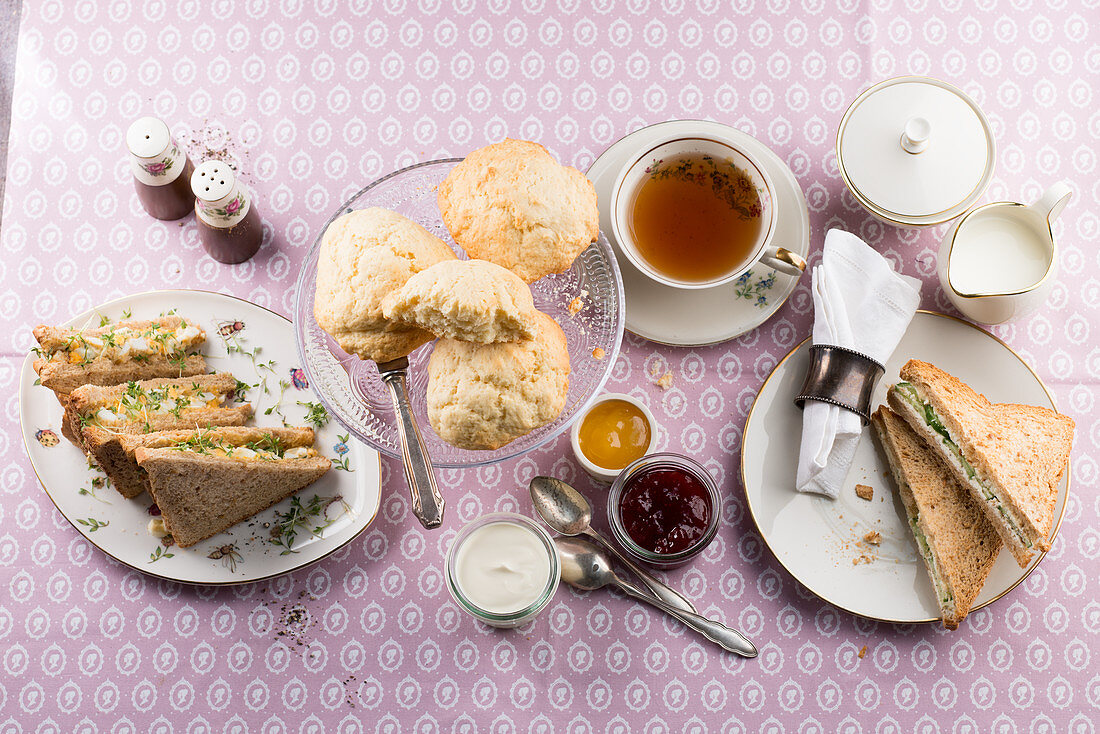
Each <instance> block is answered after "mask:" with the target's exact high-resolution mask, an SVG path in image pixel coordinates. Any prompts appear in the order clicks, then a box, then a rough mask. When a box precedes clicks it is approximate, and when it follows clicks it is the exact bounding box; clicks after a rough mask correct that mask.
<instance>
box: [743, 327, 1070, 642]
mask: <svg viewBox="0 0 1100 734" xmlns="http://www.w3.org/2000/svg"><path fill="white" fill-rule="evenodd" d="M917 313H921V314H926V315H928V316H936V317H938V318H943V319H950V320H952V321H957V322H959V323H960V324H965V325H966V326H969V327H970V328H971V329H973V330H975V331H978V332H981V334H983V335H984V336H987V337H989V338H991V339H993V340H994V341H996V342H997V343H998V344H1000V345H1001V346H1002V347H1004V348H1005V349H1006V350H1007V351H1008V353H1009V354H1011V355H1012V356H1013V357H1015V358H1016V359H1017V360H1018V361H1019V362H1020V364H1022V365H1023V366H1024V368H1025V369H1027V371H1028V372H1030V373H1031V376H1032V377H1034V378H1035V381H1036V382H1037V383H1038V384H1039V387H1041V388H1042V389H1043V392H1044V393H1045V394H1046V396H1047V400H1049V401H1050V406H1051V408H1053V409H1054V411H1055V412H1057V411H1058V406H1057V404H1056V403H1055V401H1054V396H1053V395H1052V394H1051V392H1050V389H1049V388H1047V386H1046V383H1044V382H1043V380H1042V378H1040V377H1039V375H1038V374H1036V372H1035V370H1033V369H1032V368H1031V365H1029V364H1028V363H1027V362H1025V361H1024V359H1023V358H1022V357H1021V356H1020V355H1019V354H1017V353H1016V351H1015V350H1014V349H1012V347H1010V346H1009V345H1008V344H1007V343H1006V342H1005V341H1004V340H1003V339H1001V338H1000V337H998V336H996V335H995V334H990V333H989V332H988V331H986V330H985V329H982V328H981V327H979V326H976V325H975V324H972V323H971V322H969V321H966V320H965V319H961V318H959V317H958V316H952V315H951V314H946V313H940V312H938V311H928V310H926V309H918V310H917ZM812 338H813V337H806V338H805V339H803V340H802V341H800V342H799V343H798V344H796V345H795V346H794V347H792V348H791V350H790V351H789V352H787V354H786V355H784V356H783V359H781V360H779V362H777V363H776V365H775V367H773V368H772V371H771V373H769V374H768V376H767V377H766V378H765V379H764V382H763V383H761V385H760V388H759V389H758V390H757V391H756V398H755V399H753V401H752V407H750V408H749V414H748V416H747V417H746V418H745V430H744V431H742V432H741V461H740V467H739V469H738V473H739V474H740V476H741V488H742V490H743V491H744V493H745V504H746V505H747V506H748V510H749V516H750V517H751V518H752V522H753V525H755V526H756V532H757V533H758V534H759V535H760V540H761V541H762V542H763V543H764V545H765V546H766V547H767V549H768V550H769V551H771V554H772V557H773V558H774V559H775V561H776V563H778V564H779V565H780V566H782V568H783V570H784V571H786V572H787V573H788V574H789V575H790V577H791V578H793V579H794V580H795V581H797V582H798V583H799V584H800V585H801V586H802V588H804V589H806V590H807V591H809V592H810V593H811V594H813V595H814V596H816V597H817V598H818V599H821V600H822V601H824V602H826V603H827V604H831V605H832V606H834V607H836V608H837V609H840V610H841V611H844V612H847V613H848V614H851V615H854V616H856V617H863V618H864V619H873V620H875V621H877V622H887V623H889V624H928V623H930V622H939V621H940V619H941V618H940V617H929V618H927V619H890V618H887V617H876V616H874V615H871V614H865V613H864V612H859V611H856V610H855V609H849V608H848V607H845V606H843V605H841V604H837V603H836V602H835V601H833V600H832V599H829V598H828V597H826V596H824V595H822V594H819V593H818V592H817V591H815V590H813V589H811V588H810V587H809V586H808V585H807V584H805V583H804V582H803V581H802V579H800V578H799V577H798V576H796V575H795V574H794V572H793V571H791V569H789V568H787V565H786V564H785V563H783V561H782V560H781V559H780V557H779V554H778V553H776V551H775V549H774V548H772V546H771V543H769V542H768V536H767V535H766V534H765V533H764V530H763V528H761V526H760V521H759V520H758V519H757V517H756V511H755V510H754V509H753V506H752V500H751V499H749V492H748V482H747V481H746V480H745V458H744V457H745V438H746V436H748V435H749V425H750V424H751V423H752V417H753V413H754V412H755V411H756V405H757V402H758V401H759V400H760V393H762V392H763V391H764V388H765V387H767V385H768V383H769V382H770V381H771V380H772V378H773V377H775V375H776V373H777V372H778V371H779V368H780V367H782V366H783V364H784V363H785V362H786V361H787V360H788V359H790V358H791V357H793V356H794V354H795V353H796V352H797V351H798V350H799V349H801V348H802V347H803V346H805V345H806V343H807V342H809V341H810V340H811V339H812ZM1065 477H1066V500H1065V502H1063V503H1062V511H1061V512H1059V513H1058V517H1057V518H1056V519H1055V521H1054V527H1053V528H1052V529H1051V531H1050V541H1051V543H1052V545H1053V542H1054V540H1055V539H1056V538H1057V537H1058V530H1059V528H1061V526H1062V517H1063V516H1064V515H1065V514H1066V505H1068V504H1069V492H1070V489H1071V485H1072V483H1073V473H1072V460H1070V459H1067V460H1066V470H1065ZM1047 553H1049V551H1041V552H1040V553H1039V555H1038V557H1037V558H1036V559H1035V561H1034V562H1033V563H1031V564H1030V565H1029V566H1028V568H1026V569H1024V570H1023V573H1022V574H1021V575H1020V577H1019V578H1018V579H1016V581H1015V582H1013V583H1012V584H1011V585H1010V586H1009V587H1008V588H1006V589H1005V590H1004V591H1002V592H1001V593H1000V594H997V595H996V596H994V597H993V598H992V599H989V600H988V601H985V602H983V603H981V604H977V605H975V606H974V607H972V608H971V609H970V612H971V613H973V612H976V611H978V610H979V609H984V608H985V607H987V606H989V605H990V604H992V603H993V602H995V601H998V600H999V599H1001V598H1002V597H1004V596H1005V595H1007V594H1008V593H1009V592H1010V591H1012V590H1013V589H1015V588H1016V587H1017V586H1019V585H1020V584H1022V583H1023V582H1024V580H1025V579H1026V578H1027V577H1028V576H1030V575H1031V572H1032V571H1034V570H1035V569H1036V568H1038V567H1039V564H1040V563H1042V562H1043V559H1044V558H1046V555H1047Z"/></svg>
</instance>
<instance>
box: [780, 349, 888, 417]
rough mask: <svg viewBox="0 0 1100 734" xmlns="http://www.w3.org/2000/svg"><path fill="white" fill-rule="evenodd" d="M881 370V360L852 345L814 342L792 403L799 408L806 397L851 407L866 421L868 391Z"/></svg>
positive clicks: (871, 388)
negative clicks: (800, 386) (804, 378)
mask: <svg viewBox="0 0 1100 734" xmlns="http://www.w3.org/2000/svg"><path fill="white" fill-rule="evenodd" d="M884 372H886V368H885V367H884V366H882V364H880V363H879V362H876V361H875V360H873V359H871V358H870V357H868V356H867V355H866V354H861V353H860V352H857V351H855V350H854V349H848V348H847V347H838V346H835V345H832V344H814V345H813V346H811V347H810V367H809V369H808V370H806V380H805V382H803V383H802V388H801V389H800V390H799V391H798V397H796V398H795V399H794V404H795V405H797V406H798V407H799V408H801V407H803V406H804V404H805V402H806V401H807V400H817V401H819V402H822V403H830V404H832V405H836V406H839V407H841V408H844V409H846V410H850V411H852V412H853V413H855V414H856V415H858V416H859V417H860V419H861V420H862V421H863V425H867V424H868V423H870V422H871V395H872V393H874V391H875V385H876V384H877V383H878V380H879V378H880V377H882V375H883V373H884Z"/></svg>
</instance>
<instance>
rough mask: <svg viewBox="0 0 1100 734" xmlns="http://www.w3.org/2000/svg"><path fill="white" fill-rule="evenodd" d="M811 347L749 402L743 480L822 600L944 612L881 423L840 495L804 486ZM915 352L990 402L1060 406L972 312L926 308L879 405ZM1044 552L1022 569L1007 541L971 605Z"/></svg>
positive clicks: (853, 608)
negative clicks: (874, 536) (805, 389)
mask: <svg viewBox="0 0 1100 734" xmlns="http://www.w3.org/2000/svg"><path fill="white" fill-rule="evenodd" d="M809 347H810V341H809V340H808V339H807V340H806V341H804V342H802V343H801V344H799V345H798V346H797V347H795V348H794V349H793V350H791V352H790V353H789V354H787V356H786V357H784V358H783V360H782V361H781V362H780V363H779V364H778V365H776V367H775V369H774V370H773V371H772V373H771V375H770V376H769V377H768V379H767V380H765V381H764V385H763V386H762V387H761V388H760V392H759V393H758V394H757V396H756V401H755V402H754V403H753V406H752V408H751V409H750V410H749V417H748V421H747V422H746V424H745V433H744V436H743V438H742V443H741V481H742V483H743V484H744V486H745V494H746V497H747V499H748V505H749V512H750V514H751V515H752V518H753V520H754V521H755V522H756V526H757V528H758V529H759V530H760V535H761V536H762V537H763V540H764V543H765V544H766V545H767V546H768V547H769V548H770V549H771V551H772V553H774V554H775V557H776V559H777V560H778V561H779V563H780V564H781V565H782V566H783V567H784V568H786V569H787V570H788V571H789V572H790V573H791V575H792V576H794V577H795V578H796V579H798V580H799V581H800V582H802V584H804V585H805V586H806V588H808V589H809V590H810V591H812V592H813V593H814V594H816V595H818V596H819V597H821V598H822V599H824V600H825V601H828V602H830V603H831V604H834V605H835V606H837V607H840V608H841V609H844V610H846V611H849V612H851V613H853V614H858V615H861V616H864V617H870V618H873V619H878V620H881V621H885V622H901V623H905V622H932V621H935V620H937V619H939V607H938V606H937V605H936V597H935V593H934V592H933V589H932V582H931V580H930V579H929V577H928V572H927V571H926V570H925V567H924V563H923V561H922V560H921V558H920V556H919V555H918V553H917V547H916V543H915V541H914V540H913V534H912V533H911V532H910V530H909V527H908V523H907V522H906V520H905V510H904V509H903V508H902V505H901V500H900V499H898V497H897V492H896V491H895V490H894V487H893V481H892V479H890V478H889V477H888V474H889V469H888V466H887V464H886V461H885V460H884V459H883V458H882V457H881V456H880V455H879V451H878V450H877V447H876V446H875V439H874V438H873V437H872V436H871V433H872V432H873V429H872V428H870V427H868V428H866V429H865V430H864V431H863V437H862V439H861V440H860V442H859V448H858V450H857V451H856V456H855V461H854V463H853V465H852V469H851V471H850V472H849V473H848V478H847V480H846V481H845V485H844V488H843V490H842V491H841V493H840V496H839V497H838V498H837V499H836V500H830V499H826V498H824V497H820V496H817V495H811V494H803V493H800V492H798V491H796V490H795V469H796V466H797V463H798V449H799V437H800V436H801V435H802V411H801V410H799V409H798V408H797V407H796V406H795V404H794V402H793V399H794V396H795V395H796V394H797V392H798V389H799V388H800V387H801V385H802V381H803V379H804V378H805V376H806V369H807V367H808V366H809V351H810V350H809ZM913 358H916V359H921V360H923V361H925V362H931V363H932V364H934V365H936V366H937V367H940V368H941V369H944V370H946V371H947V372H950V373H951V374H953V375H955V376H957V377H959V378H960V379H961V380H963V381H964V382H966V383H967V384H969V385H970V386H971V387H973V388H974V389H975V390H977V391H979V392H981V393H984V394H985V395H986V397H988V398H989V399H990V400H992V401H993V402H999V403H1006V402H1007V403H1024V404H1030V405H1042V406H1045V407H1049V408H1054V407H1055V406H1054V401H1053V399H1052V397H1051V395H1050V392H1049V391H1048V390H1047V389H1046V386H1044V385H1043V383H1042V381H1041V380H1040V379H1039V377H1038V376H1037V375H1036V374H1035V373H1034V372H1033V371H1032V370H1031V368H1030V367H1028V366H1027V364H1025V363H1024V361H1023V360H1021V359H1020V357H1019V356H1017V355H1016V353H1015V352H1013V351H1012V349H1011V348H1009V346H1008V345H1007V344H1005V343H1004V342H1002V341H1001V340H999V339H997V338H996V337H995V336H992V335H991V334H989V333H987V332H985V331H983V330H982V329H979V328H978V327H976V326H974V325H973V324H970V323H968V322H966V321H962V320H960V319H957V318H954V317H952V316H945V315H943V314H938V313H931V312H928V311H919V312H918V313H917V314H916V316H915V317H914V319H913V322H912V324H910V326H909V330H908V331H907V332H906V333H905V336H904V337H902V340H901V343H900V344H899V345H898V348H897V349H896V350H895V351H894V354H893V356H892V357H891V358H890V360H889V362H887V363H886V373H885V375H883V377H882V379H881V380H880V381H879V384H878V386H877V387H876V389H875V394H874V399H873V405H874V406H878V405H880V404H882V403H884V402H885V399H886V390H887V389H888V388H889V387H890V385H892V384H894V383H895V382H897V380H898V372H899V370H900V369H901V366H902V365H903V364H905V362H907V361H908V360H909V359H913ZM1069 476H1070V469H1069V467H1068V466H1067V467H1066V471H1065V473H1064V474H1063V476H1062V481H1061V483H1060V484H1059V485H1058V501H1057V504H1056V505H1055V508H1054V514H1055V523H1054V527H1053V529H1052V530H1051V540H1052V541H1053V539H1054V536H1055V535H1057V533H1058V526H1059V525H1060V524H1061V521H1062V513H1063V511H1064V510H1065V506H1066V497H1067V496H1068V494H1069ZM856 484H867V485H870V486H871V487H873V488H874V497H873V499H872V501H870V502H867V501H865V500H862V499H859V498H858V497H856V495H855V485H856ZM872 530H874V531H877V532H879V533H881V534H882V544H881V545H879V546H878V547H874V546H870V545H868V544H866V543H864V542H862V541H861V539H862V538H863V536H864V535H865V534H866V533H868V532H870V531H872ZM1043 555H1044V554H1037V555H1036V556H1035V557H1034V558H1033V559H1032V562H1031V564H1030V565H1029V566H1028V567H1027V568H1024V569H1022V568H1020V567H1019V566H1017V565H1016V561H1015V560H1014V559H1013V557H1012V554H1011V553H1009V552H1008V550H1006V549H1002V550H1001V554H1000V556H999V557H998V558H997V562H996V564H995V565H994V566H993V570H992V572H991V573H990V574H989V578H988V579H987V580H986V582H985V586H984V587H983V588H982V591H981V594H979V596H978V599H977V601H976V602H975V603H974V606H973V609H979V608H981V607H983V606H985V605H986V604H989V603H990V602H993V601H996V600H997V599H1000V598H1001V597H1002V596H1004V595H1005V594H1007V593H1008V592H1009V591H1011V590H1012V589H1013V588H1014V587H1015V586H1016V585H1017V584H1019V583H1020V582H1021V581H1023V580H1024V579H1025V578H1026V577H1027V575H1028V574H1029V573H1031V571H1032V569H1034V568H1035V567H1036V566H1037V565H1038V564H1039V562H1040V561H1042V559H1043Z"/></svg>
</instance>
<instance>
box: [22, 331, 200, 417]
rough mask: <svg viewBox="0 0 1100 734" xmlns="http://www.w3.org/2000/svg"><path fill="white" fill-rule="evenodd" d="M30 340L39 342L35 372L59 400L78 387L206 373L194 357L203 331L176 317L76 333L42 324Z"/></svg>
mask: <svg viewBox="0 0 1100 734" xmlns="http://www.w3.org/2000/svg"><path fill="white" fill-rule="evenodd" d="M34 338H35V339H37V340H38V346H37V347H36V348H35V350H34V351H35V353H36V354H37V355H38V359H36V360H35V361H34V365H33V366H34V371H35V372H37V373H38V379H39V382H41V383H42V384H43V385H44V386H46V387H48V388H49V389H51V390H53V391H54V392H56V393H57V395H58V397H59V398H61V399H62V402H64V397H65V396H66V395H68V394H69V393H71V392H72V391H73V390H75V389H76V388H78V387H80V386H81V385H118V384H120V383H123V382H127V381H129V380H151V379H153V378H155V377H188V376H191V375H201V374H203V373H204V372H206V361H205V360H204V359H203V357H202V355H201V354H197V353H196V352H197V351H198V350H199V348H201V346H202V343H203V342H204V341H205V340H206V333H205V332H204V331H203V330H202V329H201V328H199V327H198V326H197V325H195V324H192V323H189V322H188V321H186V320H184V319H182V318H180V317H179V316H164V317H162V318H159V319H154V320H151V321H122V322H119V323H117V324H109V325H106V326H100V327H97V328H94V329H79V330H77V329H66V328H62V327H57V326H44V325H40V326H36V327H35V329H34Z"/></svg>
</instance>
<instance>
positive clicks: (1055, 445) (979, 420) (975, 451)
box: [892, 359, 1074, 567]
mask: <svg viewBox="0 0 1100 734" xmlns="http://www.w3.org/2000/svg"><path fill="white" fill-rule="evenodd" d="M901 378H902V379H903V380H905V381H906V382H909V383H910V384H912V385H914V386H915V387H916V388H917V389H918V391H919V393H920V394H921V397H922V398H923V399H924V400H926V401H927V402H928V403H929V404H930V405H931V406H932V408H933V409H934V410H935V411H936V414H937V415H938V416H939V417H940V420H941V422H942V423H943V425H944V428H946V429H947V432H948V433H949V434H950V436H951V439H952V440H953V441H954V442H955V443H956V444H957V445H958V446H959V448H960V450H961V451H962V454H963V456H964V457H966V460H967V461H968V462H969V463H970V465H971V466H972V467H974V470H975V471H976V472H977V474H978V476H979V477H980V478H981V479H983V480H984V481H985V482H986V483H987V484H988V485H989V486H991V487H993V488H995V489H996V490H997V493H998V495H999V496H1000V498H1001V500H1002V501H1003V502H1005V503H1006V504H1007V505H1009V506H1011V508H1012V510H1013V511H1014V513H1015V515H1016V516H1017V517H1018V518H1019V519H1020V520H1021V522H1022V524H1023V527H1024V530H1025V532H1026V533H1027V534H1028V537H1029V538H1030V539H1031V541H1032V543H1033V544H1034V545H1035V547H1036V549H1038V550H1041V551H1048V550H1050V541H1049V536H1050V532H1051V529H1052V528H1053V524H1054V506H1055V503H1056V502H1057V499H1058V482H1059V481H1060V479H1061V477H1062V473H1063V472H1064V471H1065V469H1066V466H1067V464H1068V462H1069V456H1070V451H1071V450H1072V447H1073V432H1074V422H1073V419H1071V418H1070V417H1069V416H1066V415H1063V414H1061V413H1057V412H1055V411H1053V410H1050V409H1049V408H1043V407H1039V406H1033V405H1019V404H1014V403H993V402H991V401H990V400H989V399H988V398H986V396H985V395H982V394H981V393H979V392H977V391H975V390H974V389H973V388H971V387H970V386H969V385H967V384H966V383H964V382H963V381H962V380H959V379H958V378H957V377H955V376H954V375H951V374H948V373H947V372H944V371H943V370H941V369H939V368H938V367H936V366H935V365H932V364H929V363H927V362H922V361H920V360H915V359H913V360H909V361H908V362H907V363H906V364H905V365H904V366H903V367H902V369H901ZM892 404H893V403H892ZM903 415H905V414H904V413H903ZM965 484H966V485H967V486H968V487H970V489H971V491H972V492H973V493H974V494H975V496H976V499H978V500H979V501H980V502H981V505H982V507H983V509H984V510H985V511H986V514H987V516H988V517H989V518H990V520H991V522H992V523H993V525H994V526H995V527H997V528H998V530H999V532H1000V533H1001V537H1002V539H1003V540H1004V542H1005V544H1006V545H1007V546H1008V547H1009V549H1010V550H1012V552H1013V555H1014V556H1015V557H1016V561H1017V563H1018V564H1020V566H1021V567H1025V566H1026V565H1027V563H1028V561H1029V560H1030V557H1031V553H1032V551H1031V550H1028V549H1027V548H1026V547H1024V546H1023V545H1022V544H1021V543H1020V541H1019V540H1018V539H1016V538H1015V536H1014V535H1012V533H1011V531H1010V530H1008V528H1007V527H1005V526H1004V523H1003V522H1001V521H999V520H998V517H997V510H996V509H995V507H994V506H992V505H991V504H990V503H989V502H987V501H986V500H985V498H984V497H982V496H981V494H980V491H979V489H978V488H977V487H975V486H974V484H973V483H971V482H969V481H966V482H965Z"/></svg>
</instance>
